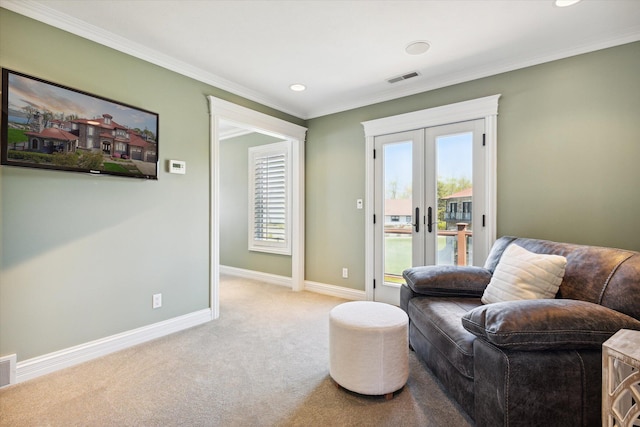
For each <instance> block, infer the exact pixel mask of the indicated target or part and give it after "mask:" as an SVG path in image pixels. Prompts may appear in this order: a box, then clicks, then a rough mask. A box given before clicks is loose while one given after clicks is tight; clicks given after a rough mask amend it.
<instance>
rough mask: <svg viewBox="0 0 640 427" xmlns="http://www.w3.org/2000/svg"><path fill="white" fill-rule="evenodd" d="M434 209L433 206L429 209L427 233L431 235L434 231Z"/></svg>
mask: <svg viewBox="0 0 640 427" xmlns="http://www.w3.org/2000/svg"><path fill="white" fill-rule="evenodd" d="M432 215H433V213H432V209H431V206H429V209H427V231H428V232H429V233H431V232H432V231H433V218H432Z"/></svg>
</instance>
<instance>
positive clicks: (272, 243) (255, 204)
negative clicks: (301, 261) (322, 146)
mask: <svg viewBox="0 0 640 427" xmlns="http://www.w3.org/2000/svg"><path fill="white" fill-rule="evenodd" d="M290 148H291V144H290V142H289V141H283V142H278V143H275V144H268V145H261V146H257V147H251V148H249V186H250V191H249V209H250V212H249V250H253V251H261V252H273V253H279V254H287V255H290V254H291V239H290V224H289V223H290V218H291V214H290V212H291V209H290V199H291V197H290V192H291V185H290V169H291V166H290V159H291V155H290Z"/></svg>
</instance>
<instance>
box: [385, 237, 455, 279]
mask: <svg viewBox="0 0 640 427" xmlns="http://www.w3.org/2000/svg"><path fill="white" fill-rule="evenodd" d="M384 242H385V257H384V280H385V282H391V283H404V279H403V278H402V272H403V271H404V270H405V269H407V268H409V267H411V264H412V262H411V237H409V236H386V235H385V238H384ZM446 245H447V237H446V236H438V251H441V250H442V249H444V247H445V246H446Z"/></svg>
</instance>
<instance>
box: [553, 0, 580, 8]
mask: <svg viewBox="0 0 640 427" xmlns="http://www.w3.org/2000/svg"><path fill="white" fill-rule="evenodd" d="M579 1H580V0H556V6H558V7H567V6H573V5H574V4H576V3H578V2H579Z"/></svg>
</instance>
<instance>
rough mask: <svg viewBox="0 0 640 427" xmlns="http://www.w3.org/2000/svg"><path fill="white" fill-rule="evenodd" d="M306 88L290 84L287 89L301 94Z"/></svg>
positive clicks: (297, 84) (301, 85)
mask: <svg viewBox="0 0 640 427" xmlns="http://www.w3.org/2000/svg"><path fill="white" fill-rule="evenodd" d="M306 88H307V87H306V86H305V85H303V84H300V83H296V84H292V85H291V86H289V89H291V90H292V91H294V92H302V91H303V90H305V89H306Z"/></svg>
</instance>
